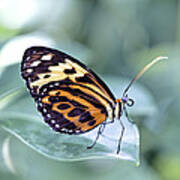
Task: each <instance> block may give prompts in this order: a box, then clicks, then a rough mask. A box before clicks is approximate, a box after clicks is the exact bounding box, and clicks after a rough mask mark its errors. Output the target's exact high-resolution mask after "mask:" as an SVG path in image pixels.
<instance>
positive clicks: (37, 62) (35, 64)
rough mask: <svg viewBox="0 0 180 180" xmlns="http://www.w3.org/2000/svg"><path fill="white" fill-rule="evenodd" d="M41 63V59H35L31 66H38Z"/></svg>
mask: <svg viewBox="0 0 180 180" xmlns="http://www.w3.org/2000/svg"><path fill="white" fill-rule="evenodd" d="M40 63H41V61H34V62H33V63H32V64H31V67H36V66H38V65H39V64H40Z"/></svg>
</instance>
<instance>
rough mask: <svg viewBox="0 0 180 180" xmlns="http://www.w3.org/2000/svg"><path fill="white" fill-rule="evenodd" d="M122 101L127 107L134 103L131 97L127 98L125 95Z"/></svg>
mask: <svg viewBox="0 0 180 180" xmlns="http://www.w3.org/2000/svg"><path fill="white" fill-rule="evenodd" d="M122 101H123V103H124V104H127V106H129V107H131V106H133V105H134V100H133V99H131V98H128V96H127V95H126V96H124V97H122Z"/></svg>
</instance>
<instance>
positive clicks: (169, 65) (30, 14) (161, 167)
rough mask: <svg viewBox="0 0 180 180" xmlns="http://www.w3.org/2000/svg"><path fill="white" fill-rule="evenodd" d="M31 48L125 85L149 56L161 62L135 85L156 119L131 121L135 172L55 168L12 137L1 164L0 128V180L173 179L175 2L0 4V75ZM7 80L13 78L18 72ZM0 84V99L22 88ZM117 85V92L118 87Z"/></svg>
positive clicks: (109, 165)
mask: <svg viewBox="0 0 180 180" xmlns="http://www.w3.org/2000/svg"><path fill="white" fill-rule="evenodd" d="M32 45H46V46H51V47H55V48H58V49H61V50H63V51H65V52H67V53H68V54H71V55H73V56H74V57H76V58H78V59H80V60H81V61H82V62H84V63H85V64H87V65H88V66H89V67H91V68H92V69H93V70H94V71H95V72H98V74H102V77H103V75H106V77H110V76H112V75H113V77H116V78H122V77H126V78H129V79H132V78H133V77H134V76H135V74H136V73H137V72H138V71H139V70H140V69H141V68H142V67H143V66H144V65H145V64H147V63H148V62H149V61H150V60H151V59H153V58H154V57H156V56H159V55H167V56H169V60H168V61H164V62H161V63H159V64H157V65H156V66H154V67H153V68H152V69H151V70H149V72H147V73H146V74H145V75H144V76H143V78H141V79H140V80H139V81H138V82H139V83H141V85H144V86H145V87H146V89H147V90H148V91H149V92H150V93H151V94H152V96H153V98H154V101H155V103H156V106H157V107H158V112H157V113H153V114H152V115H151V116H150V117H149V118H148V119H147V118H146V119H144V118H136V119H135V120H136V122H137V124H138V126H139V128H140V132H141V133H140V134H141V153H140V155H141V166H140V167H139V168H137V167H134V166H133V165H131V164H129V163H126V162H119V161H115V160H112V161H110V160H89V161H82V162H58V161H54V160H50V159H48V158H46V157H44V156H42V155H40V154H38V153H36V152H35V151H33V150H32V149H30V148H28V147H27V146H26V145H24V144H23V143H22V142H20V141H19V140H17V139H16V138H14V137H11V138H10V141H9V143H10V145H9V146H8V147H10V149H9V153H10V159H8V161H7V159H6V160H5V159H4V148H6V146H5V145H6V142H7V137H9V134H8V133H7V132H6V131H4V130H3V129H0V146H1V147H2V148H0V160H1V162H2V163H1V164H0V179H2V180H8V179H15V180H16V179H17V180H21V179H22V180H24V179H26V180H36V179H44V180H46V179H47V180H48V179H53V180H56V179H58V180H59V179H74V180H75V179H100V180H101V179H103V180H104V179H105V180H106V179H107V180H109V179H112V180H113V179H120V178H121V179H127V180H129V179H137V180H141V179H142V180H144V179H150V180H154V179H155V180H162V179H163V180H171V179H173V180H179V179H180V174H179V169H180V143H179V130H180V121H179V117H180V111H179V109H180V101H179V100H180V99H179V92H180V81H179V77H180V71H179V67H180V61H179V58H180V51H179V49H180V1H178V0H111V1H109V0H76V1H73V0H60V1H55V0H46V1H40V0H38V1H35V0H26V1H23V0H14V1H10V0H1V2H0V68H1V69H2V71H3V68H4V66H7V65H8V66H10V67H9V68H11V70H9V72H8V74H9V75H10V74H11V73H12V74H14V71H15V70H16V69H13V66H11V65H12V64H13V63H15V62H18V63H20V62H21V59H22V54H23V52H24V50H25V49H26V48H27V47H29V46H32ZM15 73H17V76H20V72H15ZM103 79H105V78H103ZM1 80H2V79H0V85H1V88H0V92H1V94H2V93H3V92H6V90H7V89H6V88H5V87H9V88H16V87H18V86H22V85H23V82H21V81H19V80H18V81H14V80H13V77H12V78H10V79H7V81H5V80H4V79H3V80H2V81H1ZM14 82H16V83H14ZM117 86H119V91H120V92H122V90H123V89H124V88H125V87H124V86H123V87H122V85H121V84H118V85H117ZM112 91H113V89H112ZM131 91H133V88H132V89H131ZM118 94H119V93H118ZM137 96H140V97H141V94H137ZM132 98H134V99H135V100H136V97H134V96H133V97H132ZM17 100H18V99H17ZM137 103H141V102H137ZM23 108H24V110H25V107H23ZM133 109H135V110H136V107H135V106H134V107H133ZM28 111H33V110H28ZM9 161H10V162H9ZM9 164H11V165H13V167H10V166H9Z"/></svg>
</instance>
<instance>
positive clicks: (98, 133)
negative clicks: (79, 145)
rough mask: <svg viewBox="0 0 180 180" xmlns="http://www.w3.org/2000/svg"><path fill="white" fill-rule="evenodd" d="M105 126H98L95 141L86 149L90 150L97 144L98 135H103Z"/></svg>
mask: <svg viewBox="0 0 180 180" xmlns="http://www.w3.org/2000/svg"><path fill="white" fill-rule="evenodd" d="M105 125H106V124H101V126H100V127H99V129H98V132H97V136H96V139H95V141H94V142H93V144H92V145H90V146H88V147H87V149H91V148H93V147H94V146H95V145H96V143H97V141H98V139H99V137H100V135H101V134H102V133H103V131H104V129H105Z"/></svg>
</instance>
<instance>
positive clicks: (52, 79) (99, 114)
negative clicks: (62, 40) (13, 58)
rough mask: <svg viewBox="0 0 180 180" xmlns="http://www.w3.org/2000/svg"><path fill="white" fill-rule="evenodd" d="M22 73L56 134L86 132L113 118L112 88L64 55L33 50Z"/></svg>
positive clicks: (52, 50)
mask: <svg viewBox="0 0 180 180" xmlns="http://www.w3.org/2000/svg"><path fill="white" fill-rule="evenodd" d="M21 71H22V76H23V78H24V79H25V80H26V84H27V87H28V89H29V90H30V93H31V95H32V96H33V97H34V98H35V101H36V102H37V103H38V110H39V111H40V112H41V113H42V115H43V117H44V120H45V122H47V123H48V124H49V125H50V126H51V127H52V128H53V129H54V130H56V131H59V132H64V133H69V134H79V133H83V132H87V131H89V130H91V129H93V128H94V127H96V126H97V125H99V124H100V123H102V122H103V121H105V120H106V118H107V117H109V118H111V119H112V118H113V116H114V115H113V112H114V106H115V98H114V96H113V95H112V93H111V92H110V90H109V88H108V87H107V86H106V85H105V84H104V83H103V81H102V80H100V78H99V77H98V76H97V75H96V74H95V73H94V72H93V71H91V70H90V69H88V68H87V67H86V66H85V65H83V64H82V63H80V62H79V61H78V60H76V59H74V58H73V57H71V56H69V55H67V54H65V53H62V52H60V51H57V50H54V49H50V48H46V47H31V48H29V49H27V50H26V52H25V54H24V56H23V62H22V66H21Z"/></svg>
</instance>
